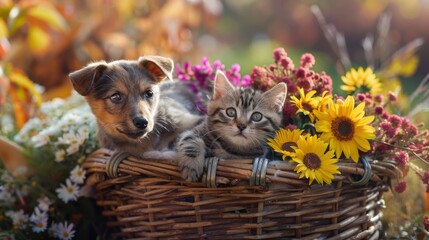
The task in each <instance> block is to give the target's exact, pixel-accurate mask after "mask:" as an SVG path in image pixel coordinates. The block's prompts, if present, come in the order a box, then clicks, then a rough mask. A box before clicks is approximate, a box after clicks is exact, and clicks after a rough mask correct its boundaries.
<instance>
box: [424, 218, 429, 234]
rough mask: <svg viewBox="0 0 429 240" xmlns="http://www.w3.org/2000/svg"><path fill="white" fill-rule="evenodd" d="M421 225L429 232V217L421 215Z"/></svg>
mask: <svg viewBox="0 0 429 240" xmlns="http://www.w3.org/2000/svg"><path fill="white" fill-rule="evenodd" d="M423 227H424V228H425V230H426V231H428V232H429V217H428V216H427V215H425V216H424V217H423Z"/></svg>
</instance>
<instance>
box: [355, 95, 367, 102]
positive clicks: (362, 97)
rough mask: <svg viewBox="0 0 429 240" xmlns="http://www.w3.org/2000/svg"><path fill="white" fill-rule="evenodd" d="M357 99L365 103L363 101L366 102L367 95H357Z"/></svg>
mask: <svg viewBox="0 0 429 240" xmlns="http://www.w3.org/2000/svg"><path fill="white" fill-rule="evenodd" d="M356 97H357V99H358V100H359V101H361V102H363V101H365V98H366V97H365V94H363V93H358V94H357V95H356Z"/></svg>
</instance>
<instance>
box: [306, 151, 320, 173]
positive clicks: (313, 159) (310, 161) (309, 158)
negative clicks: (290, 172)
mask: <svg viewBox="0 0 429 240" xmlns="http://www.w3.org/2000/svg"><path fill="white" fill-rule="evenodd" d="M303 162H304V164H305V166H307V167H308V168H309V169H312V170H317V169H319V168H320V166H321V165H322V162H321V160H320V158H319V156H317V154H315V153H306V154H305V155H304V161H303Z"/></svg>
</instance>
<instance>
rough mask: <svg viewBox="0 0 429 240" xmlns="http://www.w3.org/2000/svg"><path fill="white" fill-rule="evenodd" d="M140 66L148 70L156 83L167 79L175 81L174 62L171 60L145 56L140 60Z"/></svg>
mask: <svg viewBox="0 0 429 240" xmlns="http://www.w3.org/2000/svg"><path fill="white" fill-rule="evenodd" d="M138 64H139V66H141V67H143V68H144V69H146V70H147V71H148V73H149V74H150V75H151V76H152V77H153V78H154V79H155V81H156V82H161V81H162V80H164V79H165V78H168V79H170V80H173V69H174V62H173V60H172V59H171V58H166V57H161V56H143V57H140V58H139V60H138Z"/></svg>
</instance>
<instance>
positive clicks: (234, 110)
mask: <svg viewBox="0 0 429 240" xmlns="http://www.w3.org/2000/svg"><path fill="white" fill-rule="evenodd" d="M286 95H287V85H286V84H285V83H279V84H277V85H276V86H274V87H273V88H272V89H271V90H269V91H267V92H265V93H262V92H261V91H258V90H254V89H252V88H234V86H232V85H231V83H230V82H229V80H228V79H227V78H226V76H225V75H224V73H223V72H220V71H218V72H217V74H216V78H215V80H214V91H213V97H212V98H211V100H210V101H209V102H208V106H207V109H208V115H207V116H206V118H205V119H204V121H203V122H202V123H201V124H199V125H198V126H196V127H195V128H194V129H192V130H188V131H186V132H184V133H182V134H181V135H180V136H179V139H178V141H177V145H176V151H177V157H178V160H179V168H180V171H181V173H182V177H183V179H185V180H187V181H198V180H199V179H200V177H201V175H202V173H203V168H204V161H205V158H206V157H219V158H224V159H227V158H253V157H258V156H261V155H262V154H263V152H264V146H265V145H266V140H267V138H268V137H270V136H272V134H273V133H274V132H275V131H276V130H277V129H278V128H279V127H280V124H281V111H282V109H283V104H284V102H285V99H286Z"/></svg>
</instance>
